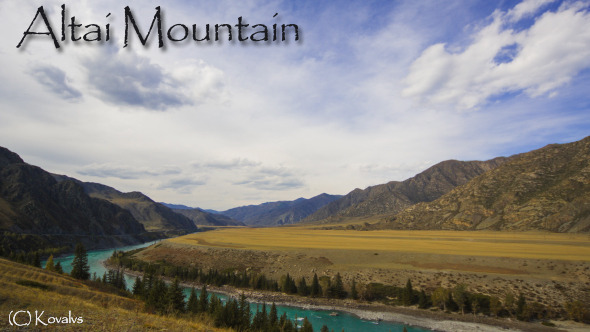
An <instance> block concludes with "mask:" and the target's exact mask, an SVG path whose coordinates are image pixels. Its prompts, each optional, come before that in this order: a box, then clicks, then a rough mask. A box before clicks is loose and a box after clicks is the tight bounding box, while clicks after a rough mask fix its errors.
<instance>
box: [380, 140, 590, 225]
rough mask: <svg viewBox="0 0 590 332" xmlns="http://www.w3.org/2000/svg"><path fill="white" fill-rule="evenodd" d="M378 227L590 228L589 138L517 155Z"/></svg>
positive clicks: (391, 217) (387, 220) (388, 219)
mask: <svg viewBox="0 0 590 332" xmlns="http://www.w3.org/2000/svg"><path fill="white" fill-rule="evenodd" d="M375 228H394V229H453V230H479V229H491V230H503V231H523V230H547V231H552V232H589V231H590V137H586V138H584V139H582V140H580V141H577V142H573V143H567V144H551V145H547V146H545V147H543V148H541V149H538V150H534V151H531V152H527V153H523V154H520V155H516V156H514V157H512V158H510V160H508V161H506V162H505V163H503V164H502V165H499V166H498V167H496V168H495V169H493V170H490V171H488V172H486V173H484V174H482V175H480V176H478V177H476V178H474V179H473V180H471V181H469V182H468V183H466V184H464V185H462V186H459V187H457V188H455V189H453V190H451V191H450V192H448V193H447V194H445V195H443V196H441V197H440V198H439V199H437V200H434V201H432V202H429V203H419V204H416V205H414V206H411V207H409V208H407V209H406V210H404V211H403V212H401V213H399V214H396V215H392V216H390V217H389V218H387V219H386V220H384V221H382V222H381V223H379V224H378V225H375Z"/></svg>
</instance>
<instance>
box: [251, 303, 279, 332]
mask: <svg viewBox="0 0 590 332" xmlns="http://www.w3.org/2000/svg"><path fill="white" fill-rule="evenodd" d="M248 312H249V311H248ZM268 322H269V325H270V326H271V327H272V328H274V327H278V325H279V314H278V312H277V306H276V305H275V303H274V302H273V303H272V306H271V307H270V313H269V314H268Z"/></svg>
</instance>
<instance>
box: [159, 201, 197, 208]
mask: <svg viewBox="0 0 590 332" xmlns="http://www.w3.org/2000/svg"><path fill="white" fill-rule="evenodd" d="M160 204H162V205H164V206H165V207H167V208H170V209H172V210H192V209H194V207H190V206H186V205H182V204H170V203H164V202H160Z"/></svg>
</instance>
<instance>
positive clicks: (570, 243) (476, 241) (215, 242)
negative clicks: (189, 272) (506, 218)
mask: <svg viewBox="0 0 590 332" xmlns="http://www.w3.org/2000/svg"><path fill="white" fill-rule="evenodd" d="M168 241H170V242H173V243H179V244H189V245H197V246H209V247H219V248H237V249H254V250H299V249H320V250H322V249H324V250H339V249H345V250H359V251H391V252H406V253H422V254H448V255H469V256H483V257H510V258H531V259H549V260H567V261H590V237H589V236H588V235H582V234H556V233H539V232H534V233H531V232H525V233H501V232H467V231H465V232H457V231H391V230H386V231H371V232H359V231H348V230H318V229H311V228H303V227H288V228H242V229H235V228H232V229H223V230H216V231H211V232H204V233H195V234H190V235H186V236H182V237H178V238H175V239H171V240H168Z"/></svg>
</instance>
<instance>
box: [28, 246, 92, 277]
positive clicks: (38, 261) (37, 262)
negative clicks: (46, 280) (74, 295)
mask: <svg viewBox="0 0 590 332" xmlns="http://www.w3.org/2000/svg"><path fill="white" fill-rule="evenodd" d="M31 265H33V266H34V267H41V258H40V257H39V252H38V251H35V253H34V254H33V261H32V263H31ZM86 279H88V278H86Z"/></svg>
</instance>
